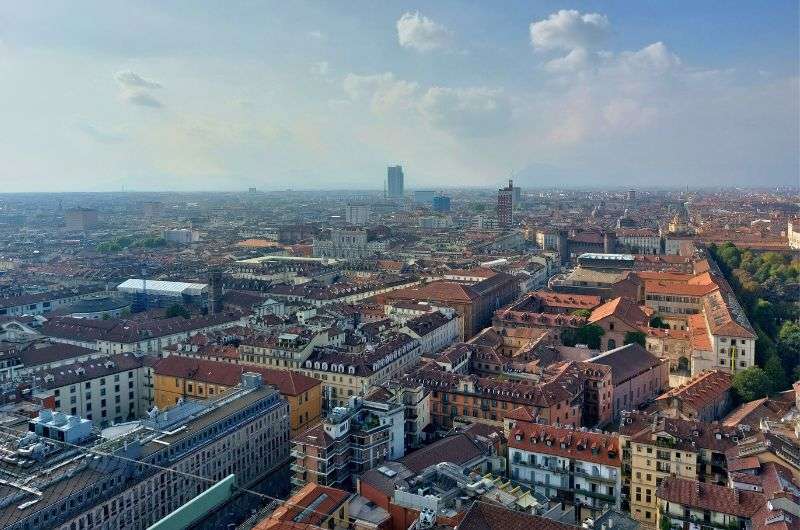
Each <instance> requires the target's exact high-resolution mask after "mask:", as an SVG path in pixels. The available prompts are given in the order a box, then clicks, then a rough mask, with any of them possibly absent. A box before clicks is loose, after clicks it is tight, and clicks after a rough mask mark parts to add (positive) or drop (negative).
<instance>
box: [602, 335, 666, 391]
mask: <svg viewBox="0 0 800 530" xmlns="http://www.w3.org/2000/svg"><path fill="white" fill-rule="evenodd" d="M589 362H592V363H597V364H605V365H606V366H610V367H611V377H612V380H613V385H614V386H617V385H619V384H621V383H623V382H625V381H628V380H630V379H633V378H634V377H636V376H637V375H639V374H641V373H644V372H645V371H647V370H650V369H652V368H655V367H656V366H659V365H660V364H661V363H662V361H661V359H659V358H658V357H656V356H655V355H653V354H652V353H650V352H649V351H647V350H646V349H644V348H642V347H641V346H640V345H639V344H636V343H633V344H626V345H625V346H620V347H619V348H614V349H613V350H609V351H607V352H605V353H602V354H600V355H598V356H596V357H592V358H591V359H589Z"/></svg>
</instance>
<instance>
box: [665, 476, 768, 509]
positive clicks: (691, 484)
mask: <svg viewBox="0 0 800 530" xmlns="http://www.w3.org/2000/svg"><path fill="white" fill-rule="evenodd" d="M656 496H657V497H658V498H659V499H663V500H666V501H669V502H671V503H675V504H678V505H680V506H685V507H688V508H698V509H701V510H709V511H712V512H717V513H725V514H729V515H735V516H737V517H751V516H752V515H753V514H755V513H756V512H757V511H758V510H759V509H761V507H762V506H763V505H764V504H765V503H766V497H765V496H764V495H763V494H762V493H758V492H755V491H740V490H735V489H733V488H729V487H727V486H719V485H717V484H711V483H701V482H697V481H695V480H689V479H683V478H678V477H672V476H670V477H665V478H664V479H663V480H662V481H661V485H660V486H659V487H658V489H657V490H656Z"/></svg>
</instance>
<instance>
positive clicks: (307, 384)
mask: <svg viewBox="0 0 800 530" xmlns="http://www.w3.org/2000/svg"><path fill="white" fill-rule="evenodd" d="M154 371H155V373H156V375H166V376H169V377H179V378H181V379H190V380H192V381H201V382H203V383H212V384H215V385H221V386H225V387H234V386H236V385H238V384H239V382H240V381H241V378H242V374H243V373H244V372H256V373H259V374H261V377H262V380H263V382H264V383H265V384H268V385H272V386H274V387H276V388H277V389H278V392H280V393H281V394H283V395H284V396H297V395H299V394H302V393H304V392H307V391H309V390H311V389H312V388H314V387H316V386H318V385H320V384H321V382H320V381H318V380H317V379H314V378H313V377H308V376H305V375H303V374H300V373H297V372H293V371H291V370H268V369H266V368H261V367H258V366H249V365H243V364H233V363H225V362H218V361H210V360H205V359H195V358H190V357H182V356H180V355H170V356H169V357H165V358H164V359H161V360H159V361H158V362H157V364H156V365H155V366H154Z"/></svg>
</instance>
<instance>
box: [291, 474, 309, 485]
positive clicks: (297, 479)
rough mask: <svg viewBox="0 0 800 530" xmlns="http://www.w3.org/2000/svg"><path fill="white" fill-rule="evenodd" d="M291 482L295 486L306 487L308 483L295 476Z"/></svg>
mask: <svg viewBox="0 0 800 530" xmlns="http://www.w3.org/2000/svg"><path fill="white" fill-rule="evenodd" d="M289 482H291V483H292V484H294V485H295V486H305V485H306V481H305V480H303V479H301V478H298V477H295V476H293V477H291V478H290V479H289Z"/></svg>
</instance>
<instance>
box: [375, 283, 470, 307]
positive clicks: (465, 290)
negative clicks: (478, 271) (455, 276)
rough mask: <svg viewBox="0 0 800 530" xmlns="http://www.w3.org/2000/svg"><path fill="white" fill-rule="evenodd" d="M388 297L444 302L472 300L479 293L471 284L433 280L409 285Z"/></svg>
mask: <svg viewBox="0 0 800 530" xmlns="http://www.w3.org/2000/svg"><path fill="white" fill-rule="evenodd" d="M387 298H390V299H393V300H398V299H399V300H426V301H442V302H471V301H473V300H476V299H477V298H478V293H476V292H475V291H473V290H472V287H471V286H469V285H464V284H461V283H456V282H445V281H440V282H431V283H429V284H427V285H424V286H422V287H409V288H407V289H399V290H397V291H392V292H391V293H389V294H388V295H387Z"/></svg>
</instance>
